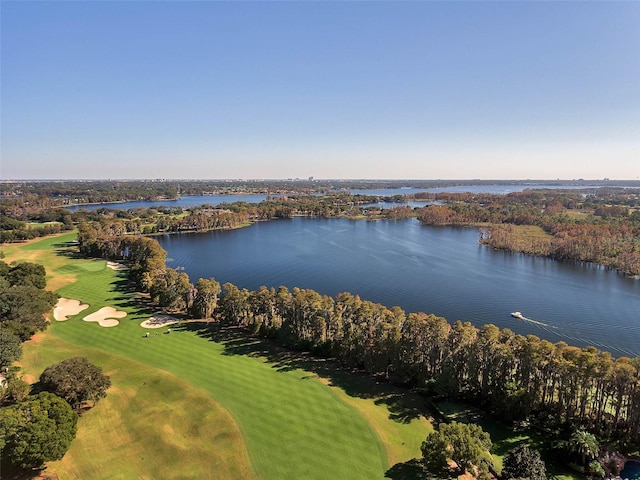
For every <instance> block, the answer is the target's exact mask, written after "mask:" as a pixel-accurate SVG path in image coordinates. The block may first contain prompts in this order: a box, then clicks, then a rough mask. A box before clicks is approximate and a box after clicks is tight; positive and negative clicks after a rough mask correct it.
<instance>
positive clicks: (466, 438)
mask: <svg viewBox="0 0 640 480" xmlns="http://www.w3.org/2000/svg"><path fill="white" fill-rule="evenodd" d="M491 445H492V443H491V438H490V437H489V434H488V433H487V432H485V431H484V430H482V428H481V427H480V426H479V425H474V424H470V425H467V424H465V423H459V422H451V423H445V424H441V425H440V428H439V429H438V431H436V432H432V433H430V434H429V435H428V436H427V439H426V440H425V441H424V443H423V444H422V447H421V450H422V456H423V459H424V460H423V461H424V463H425V466H426V467H427V468H428V469H429V470H430V471H431V472H432V473H436V474H437V473H440V472H442V471H443V470H444V469H445V468H446V467H447V464H448V462H449V461H453V462H455V463H456V465H457V466H458V469H459V471H460V472H464V471H465V470H473V469H474V467H480V465H481V464H482V463H487V464H491V455H490V454H489V450H490V449H491Z"/></svg>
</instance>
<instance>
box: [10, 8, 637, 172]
mask: <svg viewBox="0 0 640 480" xmlns="http://www.w3.org/2000/svg"><path fill="white" fill-rule="evenodd" d="M0 9H1V11H0V13H1V15H0V19H1V25H0V26H1V44H2V49H1V52H0V54H1V70H0V77H1V97H2V98H1V100H2V102H1V106H0V114H1V124H0V134H1V137H0V143H1V146H0V155H1V157H0V178H1V179H2V180H7V179H108V178H111V179H152V178H163V179H187V178H206V179H225V178H229V179H239V178H245V179H260V178H261V179H287V178H301V179H307V178H308V177H311V176H313V177H315V178H317V179H340V178H345V179H348V178H359V179H496V180H501V179H540V180H545V179H549V180H553V179H558V178H560V179H566V180H572V179H578V178H584V179H603V178H610V179H612V180H614V179H619V180H636V179H638V178H639V177H640V61H639V60H640V29H639V28H638V25H640V2H208V1H202V2H177V1H176V2H174V1H166V2H142V1H140V2H138V1H130V2H40V1H27V2H13V1H4V2H2V4H1V5H0Z"/></svg>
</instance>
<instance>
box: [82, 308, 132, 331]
mask: <svg viewBox="0 0 640 480" xmlns="http://www.w3.org/2000/svg"><path fill="white" fill-rule="evenodd" d="M126 316H127V312H123V311H121V310H116V309H115V308H113V307H102V308H101V309H100V310H98V311H97V312H94V313H92V314H91V315H87V316H86V317H84V318H83V320H84V321H85V322H98V324H99V325H100V326H101V327H115V326H117V325H118V324H120V322H119V321H118V320H116V318H124V317H126Z"/></svg>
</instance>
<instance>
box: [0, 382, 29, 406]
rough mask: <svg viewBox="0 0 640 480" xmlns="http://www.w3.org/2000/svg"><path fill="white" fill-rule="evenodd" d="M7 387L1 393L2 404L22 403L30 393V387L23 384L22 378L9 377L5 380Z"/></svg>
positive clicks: (25, 383)
mask: <svg viewBox="0 0 640 480" xmlns="http://www.w3.org/2000/svg"><path fill="white" fill-rule="evenodd" d="M7 381H8V382H9V385H8V386H7V389H6V390H5V391H4V393H3V399H2V400H3V402H4V403H17V402H22V401H23V400H24V399H25V398H27V397H28V396H29V393H31V385H29V384H28V383H27V382H25V381H24V380H23V379H22V378H20V377H17V376H15V375H9V377H8V378H7Z"/></svg>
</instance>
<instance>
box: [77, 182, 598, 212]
mask: <svg viewBox="0 0 640 480" xmlns="http://www.w3.org/2000/svg"><path fill="white" fill-rule="evenodd" d="M526 188H590V187H576V186H546V187H541V186H535V185H468V186H464V185H455V186H450V187H436V188H387V189H377V190H349V191H350V192H351V193H354V194H361V195H379V196H383V197H385V196H393V195H410V194H413V193H419V192H431V193H442V192H450V193H455V192H457V193H461V192H472V193H495V194H504V195H506V194H507V193H511V192H521V191H523V190H524V189H526ZM593 188H597V187H593ZM266 198H267V196H266V195H261V194H252V195H187V196H184V197H180V198H178V199H176V200H154V201H146V200H140V201H135V202H121V203H100V204H94V205H72V206H69V207H66V208H68V209H69V210H79V209H81V208H84V209H87V210H97V209H98V208H110V209H116V208H117V209H123V210H126V209H129V208H152V207H181V208H189V207H198V206H200V205H205V204H206V205H220V204H221V203H233V202H247V203H260V202H262V201H264V200H266ZM407 204H408V205H410V206H412V207H423V206H424V205H425V203H424V202H408V203H407ZM397 205H398V204H397V203H388V202H381V203H380V204H379V206H381V207H383V208H391V207H394V206H397Z"/></svg>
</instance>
